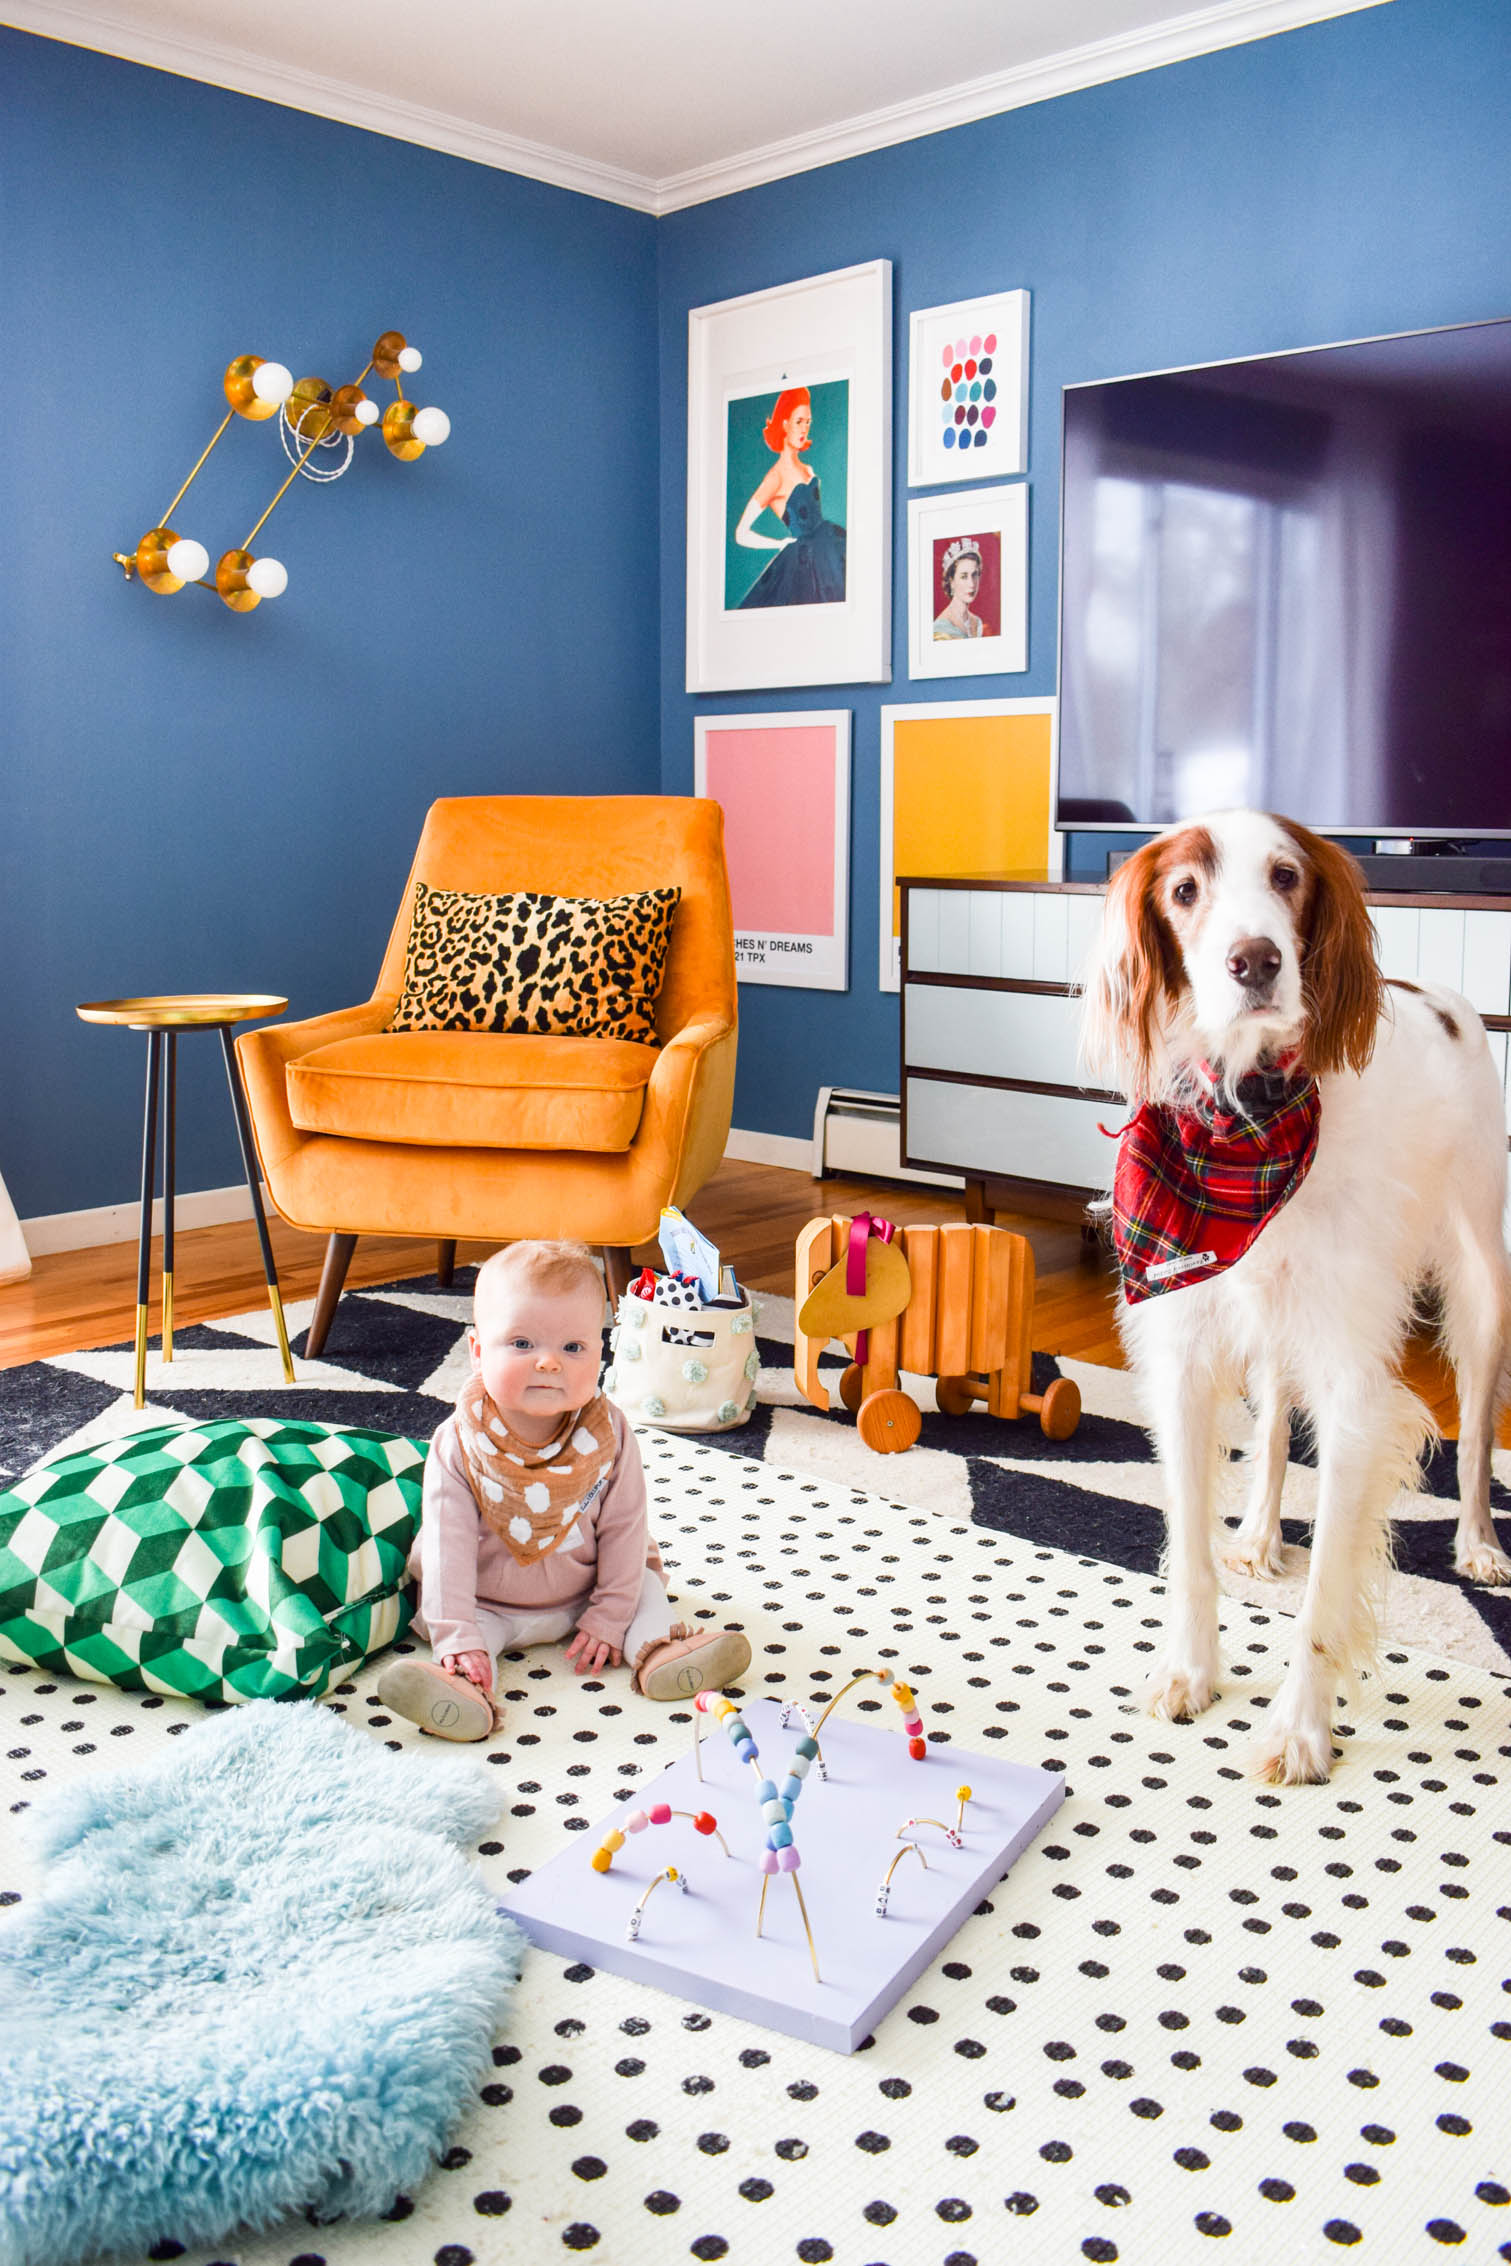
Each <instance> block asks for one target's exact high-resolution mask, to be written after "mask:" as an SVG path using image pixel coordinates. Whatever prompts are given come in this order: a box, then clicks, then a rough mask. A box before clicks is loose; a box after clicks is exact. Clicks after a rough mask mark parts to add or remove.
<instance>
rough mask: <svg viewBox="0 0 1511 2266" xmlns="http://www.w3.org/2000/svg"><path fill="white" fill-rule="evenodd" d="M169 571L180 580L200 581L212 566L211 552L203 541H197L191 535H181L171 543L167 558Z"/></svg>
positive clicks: (166, 563) (166, 562)
mask: <svg viewBox="0 0 1511 2266" xmlns="http://www.w3.org/2000/svg"><path fill="white" fill-rule="evenodd" d="M164 563H165V565H166V566H167V569H168V572H169V573H170V574H172V575H176V576H177V578H178V580H179V581H180V582H198V581H199V579H200V577H201V575H203V574H207V573H208V572H209V568H210V554H209V552H208V551H207V550H206V549H205V547H204V544H203V543H196V542H195V540H194V538H193V537H192V536H191V535H181V536H180V537H179V539H178V541H177V542H176V543H171V544H170V545H169V547H168V553H167V557H166V560H165V562H164Z"/></svg>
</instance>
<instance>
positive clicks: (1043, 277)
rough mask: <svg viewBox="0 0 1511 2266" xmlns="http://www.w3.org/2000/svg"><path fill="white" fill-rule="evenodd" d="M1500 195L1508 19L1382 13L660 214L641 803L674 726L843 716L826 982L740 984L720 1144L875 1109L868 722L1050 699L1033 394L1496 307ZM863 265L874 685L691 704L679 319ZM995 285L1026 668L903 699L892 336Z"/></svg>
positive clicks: (1041, 450) (1044, 522)
mask: <svg viewBox="0 0 1511 2266" xmlns="http://www.w3.org/2000/svg"><path fill="white" fill-rule="evenodd" d="M797 67H800V65H799V66H797ZM1508 194H1511V8H1508V7H1507V6H1506V5H1505V0H1391V4H1390V5H1389V6H1385V7H1378V8H1370V9H1366V10H1364V11H1363V12H1361V13H1358V14H1353V15H1349V16H1345V17H1341V18H1338V19H1335V20H1333V21H1330V22H1327V23H1322V24H1318V25H1315V26H1312V27H1310V28H1308V29H1306V30H1302V31H1294V32H1288V33H1285V34H1283V35H1280V36H1277V37H1273V38H1269V39H1264V40H1260V41H1256V42H1255V43H1253V44H1252V45H1249V46H1244V47H1237V48H1233V49H1231V50H1228V51H1227V52H1224V53H1221V54H1216V55H1211V56H1207V57H1204V58H1202V59H1200V60H1198V61H1194V62H1189V63H1182V64H1178V65H1175V66H1172V67H1169V68H1166V69H1163V70H1160V71H1155V72H1149V73H1146V74H1144V75H1143V76H1140V77H1137V78H1130V79H1124V80H1121V81H1118V82H1116V83H1115V84H1112V85H1108V86H1103V87H1096V88H1092V89H1089V90H1087V91H1085V92H1082V93H1078V94H1073V95H1066V96H1064V97H1061V98H1060V99H1058V100H1056V101H1053V102H1046V103H1040V104H1037V105H1034V106H1033V107H1031V108H1026V109H1021V110H1015V111H1010V112H1008V113H1006V114H1005V115H1003V116H1001V117H998V118H993V119H989V120H985V121H983V122H981V123H979V124H975V125H970V126H964V127H960V128H957V129H955V130H954V131H952V132H950V133H946V134H938V135H933V136H930V137H928V138H926V139H922V140H918V141H913V142H908V143H904V144H901V145H900V146H898V147H896V148H894V149H889V150H884V151H881V152H878V153H876V154H875V155H872V156H867V157H862V158H855V159H852V160H850V161H848V162H846V163H844V164H841V165H835V166H830V167H827V168H824V169H822V170H820V171H815V172H810V173H805V174H800V175H797V176H795V177H794V178H792V179H790V180H786V181H779V182H776V183H773V184H771V185H769V186H766V187H763V188H759V189H753V190H750V191H748V192H746V193H744V194H742V195H739V196H734V197H728V198H725V199H722V200H720V201H719V202H717V203H713V204H708V205H702V206H698V207H695V208H693V209H691V210H689V211H686V212H682V213H678V214H674V215H672V216H670V217H668V218H667V219H666V220H664V221H662V223H661V224H660V229H659V233H658V255H659V279H660V300H661V344H662V453H661V512H662V527H663V537H664V540H663V548H662V561H661V599H662V613H661V666H662V713H661V729H662V779H663V783H664V785H665V786H666V788H667V789H668V790H669V791H676V792H685V791H686V789H687V787H688V784H689V782H690V780H691V777H692V762H693V719H694V717H695V716H696V715H699V714H703V715H708V714H717V713H720V712H723V713H731V712H735V713H749V712H753V711H781V710H783V709H793V708H828V707H836V706H845V707H848V708H850V709H851V710H852V711H853V717H854V788H853V795H852V812H853V816H852V829H851V900H850V911H851V947H850V989H849V991H848V992H847V993H834V992H814V991H800V990H789V989H778V988H769V987H765V986H762V987H756V986H753V985H747V986H745V987H743V988H742V992H741V1018H742V1029H741V1042H740V1068H739V1081H738V1086H737V1091H736V1103H735V1122H736V1124H737V1125H738V1126H740V1127H742V1128H748V1129H751V1130H754V1131H758V1132H765V1133H771V1134H779V1135H786V1136H799V1137H801V1136H805V1135H806V1134H807V1133H808V1132H809V1130H810V1128H811V1124H812V1117H813V1107H814V1099H815V1095H816V1091H817V1089H818V1088H819V1087H820V1086H821V1085H828V1084H837V1083H843V1084H848V1085H856V1086H860V1087H865V1088H871V1089H875V1090H879V1091H883V1092H895V1091H896V1088H897V1001H896V999H895V997H885V996H883V995H882V994H881V993H880V992H879V990H878V986H877V976H876V966H877V917H878V916H877V907H878V899H879V880H878V835H877V806H878V766H879V760H880V755H879V751H880V710H881V708H882V706H883V704H895V703H903V702H908V701H944V700H951V699H962V700H966V699H971V698H981V699H992V698H996V699H1009V698H1015V697H1031V696H1043V695H1052V694H1053V693H1054V691H1055V684H1056V652H1055V640H1056V609H1057V583H1058V571H1059V561H1058V503H1059V499H1058V461H1059V399H1060V389H1061V388H1062V387H1063V386H1065V385H1069V384H1074V383H1077V382H1080V381H1083V380H1087V379H1095V378H1104V377H1112V376H1118V375H1123V374H1127V373H1130V372H1134V371H1138V370H1148V369H1160V368H1166V367H1171V366H1176V365H1180V364H1185V363H1192V362H1202V361H1211V360H1218V359H1221V358H1223V357H1226V356H1240V355H1251V354H1261V353H1265V352H1269V351H1278V350H1281V349H1284V348H1288V347H1300V346H1310V345H1317V344H1321V343H1324V342H1326V341H1330V340H1338V339H1347V338H1355V337H1364V336H1370V335H1374V334H1377V333H1380V332H1386V331H1393V330H1409V329H1414V328H1419V327H1423V326H1427V325H1431V324H1436V323H1455V322H1469V321H1475V320H1479V319H1483V318H1486V317H1491V316H1502V315H1508V314H1511V231H1508V229H1507V228H1506V226H1505V224H1504V215H1505V212H1506V210H1507V209H1508ZM874 259H889V260H891V261H892V263H893V291H894V350H893V382H894V437H893V467H892V474H893V489H892V496H893V574H892V581H893V639H892V651H893V676H892V682H891V684H890V686H881V685H864V686H856V685H848V686H844V687H842V688H836V687H812V686H808V687H804V688H802V689H801V690H796V689H794V690H785V691H784V690H779V689H778V690H769V689H756V688H752V689H751V690H749V691H741V692H738V693H729V694H720V695H718V696H700V697H697V698H691V697H689V696H688V694H687V693H686V691H685V690H684V685H685V673H684V613H685V605H684V587H683V567H684V539H685V520H684V484H685V479H686V470H687V385H686V370H687V315H688V310H689V309H690V308H692V307H698V306H705V305H708V304H710V303H711V302H714V301H717V300H720V299H725V298H730V297H734V296H737V295H739V294H741V293H744V292H751V291H761V290H766V289H768V288H771V287H772V286H775V285H779V284H783V283H787V282H790V281H791V280H793V279H794V278H796V277H800V276H808V275H816V274H820V273H823V272H825V271H828V270H831V269H836V268H842V267H848V266H850V265H852V264H854V263H857V262H860V261H866V260H874ZM1016 287H1022V288H1026V289H1027V290H1028V291H1030V292H1031V293H1032V348H1031V354H1032V359H1031V379H1030V383H1031V395H1030V411H1029V470H1028V480H1029V489H1030V532H1029V540H1030V591H1029V652H1028V667H1027V669H1026V670H1025V671H1024V672H1023V673H1022V674H1015V675H1012V676H998V677H977V678H973V679H962V680H958V681H954V682H952V681H950V680H947V679H935V678H931V679H929V680H928V681H927V682H925V683H911V684H910V682H909V680H908V676H907V616H906V592H907V555H906V533H907V499H908V494H909V491H908V489H907V486H906V481H905V474H906V446H907V414H906V391H905V388H906V381H907V335H908V316H909V313H910V312H911V311H912V310H913V309H915V308H927V307H934V306H938V305H942V304H945V303H948V302H950V301H953V300H957V299H966V298H970V297H974V296H977V295H979V294H981V293H983V292H986V291H989V290H996V289H1011V288H1016ZM917 492H919V493H923V494H926V495H930V496H934V495H939V494H943V493H947V492H948V491H947V490H941V489H928V490H923V491H917ZM940 791H941V793H942V794H945V793H948V791H949V790H948V781H945V780H941V782H940ZM1105 846H1106V838H1105V837H1104V838H1102V839H1101V841H1100V842H1095V843H1094V842H1093V841H1092V840H1091V838H1083V844H1082V845H1077V846H1076V848H1077V849H1078V851H1079V852H1080V854H1081V859H1082V867H1081V869H1082V870H1083V871H1086V872H1088V873H1091V872H1095V873H1096V874H1097V875H1098V876H1100V873H1101V871H1102V870H1103V866H1102V864H1101V862H1100V861H1101V858H1102V857H1103V855H1104V853H1105ZM1093 858H1095V859H1096V860H1097V862H1096V863H1095V864H1094V865H1093V863H1092V860H1093Z"/></svg>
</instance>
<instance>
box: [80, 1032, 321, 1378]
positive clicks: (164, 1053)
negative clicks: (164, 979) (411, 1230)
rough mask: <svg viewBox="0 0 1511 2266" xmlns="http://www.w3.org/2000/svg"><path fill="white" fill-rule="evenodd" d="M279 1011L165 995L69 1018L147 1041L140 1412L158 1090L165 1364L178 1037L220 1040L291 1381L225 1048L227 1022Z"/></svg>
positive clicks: (264, 1227) (256, 1181)
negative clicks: (201, 1034)
mask: <svg viewBox="0 0 1511 2266" xmlns="http://www.w3.org/2000/svg"><path fill="white" fill-rule="evenodd" d="M287 1006H288V1001H287V1000H286V999H278V998H275V997H273V996H272V995H271V994H267V993H262V992H224V991H212V992H170V993H165V994H163V995H162V996H160V997H158V998H155V999H91V1000H87V1001H86V1002H85V1003H84V1004H83V1005H82V1006H81V1007H80V1008H79V1009H78V1011H77V1012H78V1015H79V1018H80V1020H81V1021H82V1022H85V1023H114V1024H116V1025H117V1026H119V1027H121V1028H124V1029H126V1030H130V1031H145V1032H146V1034H147V1093H146V1100H145V1104H144V1107H143V1112H142V1218H141V1230H140V1235H139V1239H138V1245H137V1259H136V1405H137V1407H138V1408H141V1407H142V1406H143V1405H144V1403H145V1401H146V1397H147V1298H148V1290H149V1288H150V1284H151V1270H152V1188H153V1181H154V1179H155V1178H156V1171H155V1167H156V1162H157V1116H158V1090H159V1086H160V1085H161V1087H162V1098H163V1359H164V1361H171V1360H172V1359H173V1170H174V1153H173V1152H174V1084H175V1079H176V1074H177V1068H178V1034H179V1032H180V1031H219V1033H220V1043H221V1046H222V1048H223V1050H224V1052H225V1058H226V1079H227V1082H228V1084H229V1086H230V1088H231V1107H232V1109H233V1111H234V1112H235V1115H236V1135H237V1139H238V1140H239V1141H240V1143H241V1161H242V1166H243V1169H244V1170H245V1172H246V1176H247V1188H248V1190H249V1191H250V1193H251V1198H252V1217H253V1218H254V1219H255V1220H256V1222H257V1240H258V1242H259V1243H260V1244H261V1245H262V1271H263V1273H264V1274H265V1275H266V1276H267V1282H268V1303H269V1305H270V1306H271V1307H272V1309H273V1320H274V1322H275V1323H276V1325H277V1328H278V1350H279V1352H280V1353H281V1354H282V1356H283V1374H284V1378H285V1380H286V1381H287V1382H288V1383H289V1384H291V1385H292V1384H293V1382H294V1361H293V1356H292V1354H291V1353H290V1352H289V1334H288V1330H287V1329H286V1328H285V1326H284V1320H283V1300H282V1299H281V1297H280V1296H279V1293H278V1270H277V1268H276V1266H275V1265H274V1263H273V1245H272V1240H271V1238H270V1237H269V1235H268V1221H267V1214H266V1212H265V1211H264V1210H263V1208H262V1186H261V1181H260V1177H259V1174H258V1170H257V1152H256V1150H255V1149H254V1148H253V1146H252V1122H251V1119H250V1117H249V1116H248V1114H247V1097H246V1094H245V1092H244V1091H243V1089H242V1083H241V1072H240V1070H239V1068H238V1067H237V1062H236V1050H235V1048H234V1047H233V1046H232V1044H231V1026H232V1025H233V1024H234V1023H248V1022H253V1021H260V1020H261V1019H262V1018H263V1017H264V1016H268V1015H281V1014H282V1013H283V1011H284V1009H285V1008H286V1007H287Z"/></svg>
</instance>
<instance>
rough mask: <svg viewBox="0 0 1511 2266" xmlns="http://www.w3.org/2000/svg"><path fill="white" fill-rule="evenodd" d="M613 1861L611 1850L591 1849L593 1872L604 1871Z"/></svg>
mask: <svg viewBox="0 0 1511 2266" xmlns="http://www.w3.org/2000/svg"><path fill="white" fill-rule="evenodd" d="M613 1862H614V1857H613V1852H612V1851H611V1850H608V1849H595V1850H594V1851H593V1870H594V1872H595V1873H606V1872H607V1871H608V1869H609V1867H610V1865H612V1863H613Z"/></svg>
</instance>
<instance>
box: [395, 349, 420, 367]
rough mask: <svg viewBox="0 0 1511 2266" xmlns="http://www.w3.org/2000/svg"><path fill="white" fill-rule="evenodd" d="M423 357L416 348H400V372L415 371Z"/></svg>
mask: <svg viewBox="0 0 1511 2266" xmlns="http://www.w3.org/2000/svg"><path fill="white" fill-rule="evenodd" d="M424 359H425V357H424V355H423V354H422V353H421V352H420V350H419V348H418V347H417V346H401V347H400V349H399V355H398V361H399V368H400V369H401V370H417V369H418V368H419V367H420V364H421V363H422V362H423V361H424Z"/></svg>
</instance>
